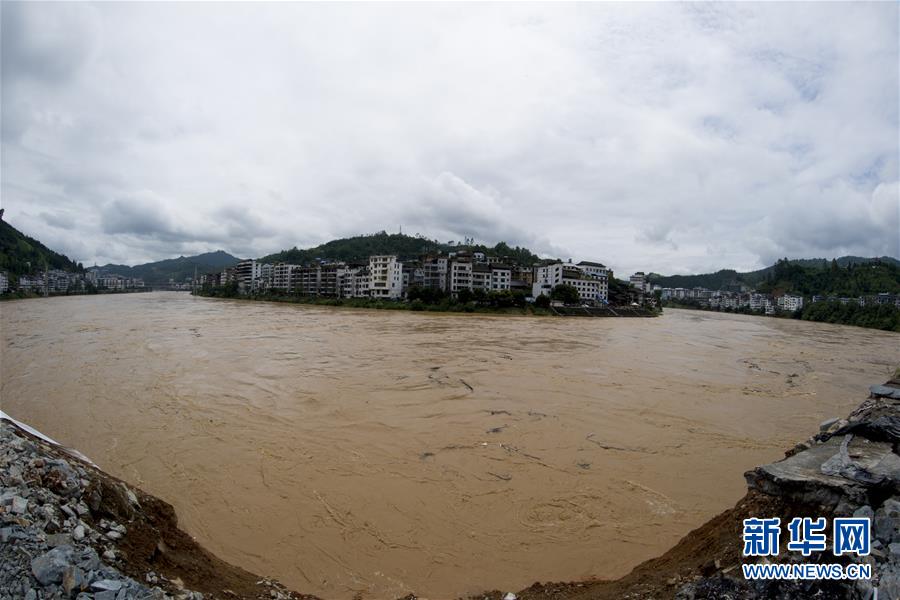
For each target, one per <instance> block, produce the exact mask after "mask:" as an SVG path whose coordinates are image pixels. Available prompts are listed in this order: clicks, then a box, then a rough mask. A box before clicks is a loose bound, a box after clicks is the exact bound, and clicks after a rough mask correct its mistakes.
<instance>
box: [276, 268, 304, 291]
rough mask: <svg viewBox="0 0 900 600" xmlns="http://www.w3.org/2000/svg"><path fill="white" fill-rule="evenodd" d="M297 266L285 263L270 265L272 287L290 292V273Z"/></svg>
mask: <svg viewBox="0 0 900 600" xmlns="http://www.w3.org/2000/svg"><path fill="white" fill-rule="evenodd" d="M299 268H300V267H299V265H289V264H287V263H278V264H277V265H275V266H274V267H272V288H273V289H276V290H281V291H283V292H288V293H290V291H291V273H292V272H293V271H294V269H299Z"/></svg>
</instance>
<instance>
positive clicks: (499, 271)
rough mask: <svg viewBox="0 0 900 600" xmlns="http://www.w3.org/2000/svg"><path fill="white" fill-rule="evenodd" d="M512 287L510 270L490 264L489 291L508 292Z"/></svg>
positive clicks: (509, 268)
mask: <svg viewBox="0 0 900 600" xmlns="http://www.w3.org/2000/svg"><path fill="white" fill-rule="evenodd" d="M511 286H512V268H511V267H508V266H506V265H500V264H491V291H492V292H504V291H505V292H508V291H509V290H510V287H511Z"/></svg>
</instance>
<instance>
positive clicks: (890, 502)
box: [881, 497, 900, 519]
mask: <svg viewBox="0 0 900 600" xmlns="http://www.w3.org/2000/svg"><path fill="white" fill-rule="evenodd" d="M881 508H882V510H884V513H885V514H886V515H887V516H889V517H893V518H895V519H897V518H900V500H897V498H896V497H895V498H888V499H887V500H885V501H884V502H883V503H882V505H881Z"/></svg>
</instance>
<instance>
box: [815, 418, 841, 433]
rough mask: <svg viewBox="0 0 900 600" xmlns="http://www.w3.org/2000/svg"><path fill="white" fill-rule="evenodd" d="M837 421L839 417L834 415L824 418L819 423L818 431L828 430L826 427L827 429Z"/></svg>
mask: <svg viewBox="0 0 900 600" xmlns="http://www.w3.org/2000/svg"><path fill="white" fill-rule="evenodd" d="M838 421H840V419H839V418H838V417H834V418H831V419H825V420H824V421H822V422H821V423H820V424H819V431H828V429H829V428H830V427H831V426H832V425H834V424H835V423H837V422H838Z"/></svg>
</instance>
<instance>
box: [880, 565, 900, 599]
mask: <svg viewBox="0 0 900 600" xmlns="http://www.w3.org/2000/svg"><path fill="white" fill-rule="evenodd" d="M879 579H880V581H879V582H878V597H879V598H900V566H897V565H894V564H891V563H885V564H883V565H882V568H881V569H880V573H879Z"/></svg>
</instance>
